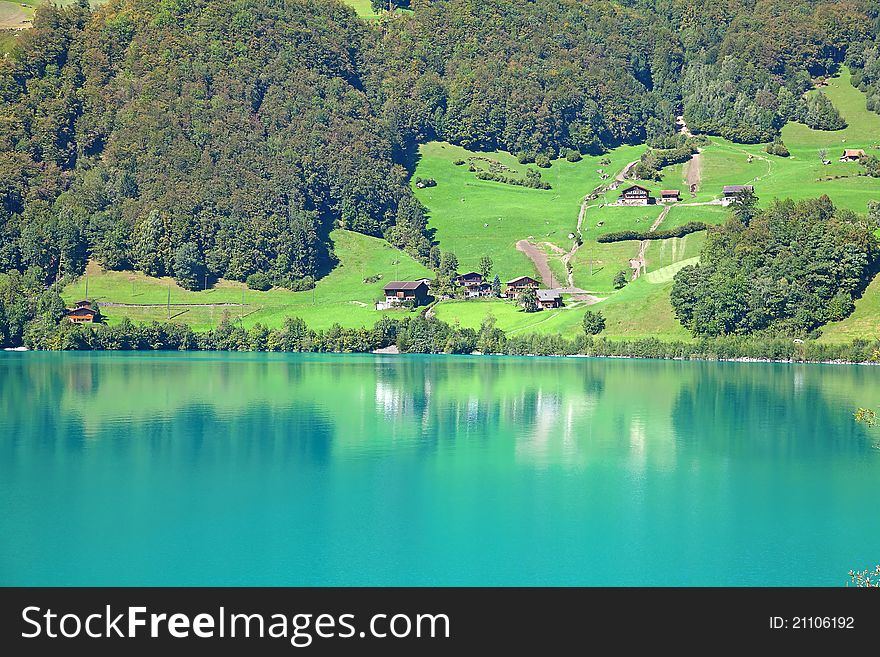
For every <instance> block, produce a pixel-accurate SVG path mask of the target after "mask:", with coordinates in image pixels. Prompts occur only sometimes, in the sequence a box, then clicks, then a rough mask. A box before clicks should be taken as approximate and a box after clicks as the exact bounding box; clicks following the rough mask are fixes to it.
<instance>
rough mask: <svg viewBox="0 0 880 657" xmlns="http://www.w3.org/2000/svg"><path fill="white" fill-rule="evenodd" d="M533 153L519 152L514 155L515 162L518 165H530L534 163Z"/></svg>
mask: <svg viewBox="0 0 880 657" xmlns="http://www.w3.org/2000/svg"><path fill="white" fill-rule="evenodd" d="M535 157H536V155H535V153H534V152H532V151H520V152H519V153H517V154H516V161H517V162H519V163H520V164H532V163H534V161H535Z"/></svg>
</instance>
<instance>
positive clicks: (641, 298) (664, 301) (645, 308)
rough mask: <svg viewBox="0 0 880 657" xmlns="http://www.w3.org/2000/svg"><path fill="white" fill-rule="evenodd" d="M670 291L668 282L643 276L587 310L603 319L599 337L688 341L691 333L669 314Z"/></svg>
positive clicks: (670, 308)
mask: <svg viewBox="0 0 880 657" xmlns="http://www.w3.org/2000/svg"><path fill="white" fill-rule="evenodd" d="M671 289H672V281H671V280H669V281H665V282H662V283H659V284H655V283H651V282H650V281H649V280H648V278H647V276H642V277H641V278H639V279H637V280H635V281H633V282H631V283H629V284H628V285H627V286H626V287H624V288H623V289H622V290H620V291H619V292H618V293H617V294H615V295H613V296H611V297H609V298H608V299H606V300H605V301H602V302H600V303H597V304H595V305H593V306H590V308H591V310H598V311H601V312H602V314H603V315H604V316H605V331H604V332H603V333H602V335H603V336H605V337H607V338H610V339H614V340H620V339H632V338H658V339H661V340H691V339H692V337H691V334H690V333H689V332H688V331H687V330H686V329H685V328H684V327H683V326H682V325H681V324H680V323H679V322H678V320H677V319H676V318H675V315H674V314H673V312H672V305H671V304H670V303H669V291H670V290H671Z"/></svg>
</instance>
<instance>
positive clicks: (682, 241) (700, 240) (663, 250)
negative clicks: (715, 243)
mask: <svg viewBox="0 0 880 657" xmlns="http://www.w3.org/2000/svg"><path fill="white" fill-rule="evenodd" d="M705 242H706V233H705V231H701V232H699V233H691V234H690V235H685V236H684V237H673V238H670V239H665V240H652V241H651V242H650V243H649V244H648V249H647V251H645V259H646V261H647V271H648V274H651V273H652V272H656V271H657V270H660V269H664V270H665V269H667V268H669V267H670V266H671V265H677V264H678V263H680V262H682V261H684V260H693V259H694V258H697V257H698V256H699V255H700V251H701V250H702V249H703V244H705ZM651 280H653V279H651Z"/></svg>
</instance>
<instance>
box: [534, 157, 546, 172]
mask: <svg viewBox="0 0 880 657" xmlns="http://www.w3.org/2000/svg"><path fill="white" fill-rule="evenodd" d="M535 164H536V165H538V166H539V167H541V168H542V169H549V168H550V158H549V157H547V156H546V155H539V156H538V157H536V158H535Z"/></svg>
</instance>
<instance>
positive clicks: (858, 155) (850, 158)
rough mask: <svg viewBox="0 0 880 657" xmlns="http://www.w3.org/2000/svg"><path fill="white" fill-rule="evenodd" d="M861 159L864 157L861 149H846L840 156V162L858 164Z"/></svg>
mask: <svg viewBox="0 0 880 657" xmlns="http://www.w3.org/2000/svg"><path fill="white" fill-rule="evenodd" d="M863 157H865V151H863V150H862V149H861V148H847V149H846V150H844V151H843V155H841V156H840V161H841V162H858V161H859V160H860V159H862V158H863Z"/></svg>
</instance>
